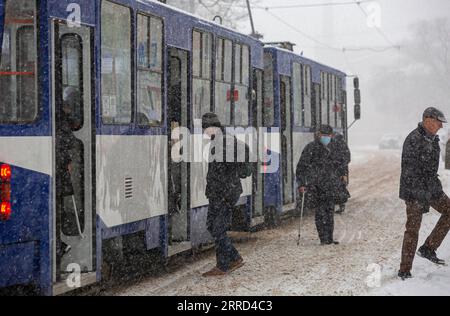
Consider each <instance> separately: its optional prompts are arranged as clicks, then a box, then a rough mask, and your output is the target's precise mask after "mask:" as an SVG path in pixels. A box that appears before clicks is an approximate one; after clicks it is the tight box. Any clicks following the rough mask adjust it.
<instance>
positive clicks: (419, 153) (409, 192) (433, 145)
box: [398, 107, 450, 280]
mask: <svg viewBox="0 0 450 316" xmlns="http://www.w3.org/2000/svg"><path fill="white" fill-rule="evenodd" d="M443 123H447V120H446V118H445V116H444V114H443V113H442V112H441V111H439V110H438V109H436V108H432V107H431V108H428V109H426V110H425V112H424V113H423V117H422V122H421V123H419V126H418V127H417V128H416V129H415V130H414V131H412V132H411V134H409V136H408V137H407V138H406V140H405V143H404V145H403V154H402V173H401V179H400V198H401V199H402V200H404V201H405V203H406V214H407V222H406V231H405V237H404V240H403V250H402V262H401V265H400V271H399V273H398V276H399V277H400V278H401V279H402V280H405V279H408V278H411V277H412V276H411V269H412V265H413V261H414V256H415V252H416V249H417V244H418V240H419V231H420V226H421V223H422V216H423V214H424V213H427V212H429V209H430V207H433V208H434V209H435V210H436V211H438V212H439V213H440V214H441V215H442V216H441V218H440V219H439V222H438V223H437V225H436V227H435V228H434V230H433V231H432V233H431V235H430V236H429V237H428V239H427V240H426V241H425V243H424V244H423V246H421V247H420V248H419V250H418V255H419V256H421V257H423V258H425V259H428V260H430V261H431V262H433V263H435V264H439V265H443V264H445V262H444V261H443V260H441V259H439V258H438V257H437V255H436V250H437V249H438V248H439V246H440V245H441V244H442V242H443V241H444V239H445V237H446V236H447V233H448V232H449V230H450V199H449V198H448V196H447V195H446V194H445V193H444V191H443V189H442V184H441V181H440V180H439V175H438V170H439V162H440V151H441V149H440V147H439V137H438V136H437V133H438V131H439V130H440V129H441V128H442V127H443Z"/></svg>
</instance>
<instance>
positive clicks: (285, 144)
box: [280, 76, 295, 208]
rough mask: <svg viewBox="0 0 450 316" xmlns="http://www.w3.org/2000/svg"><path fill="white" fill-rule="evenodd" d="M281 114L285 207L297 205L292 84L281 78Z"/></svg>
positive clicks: (286, 78) (285, 77) (282, 177)
mask: <svg viewBox="0 0 450 316" xmlns="http://www.w3.org/2000/svg"><path fill="white" fill-rule="evenodd" d="M280 112H281V131H280V132H281V134H280V137H281V168H282V169H281V187H282V198H283V203H282V204H283V206H292V205H294V204H295V194H294V193H295V192H294V167H293V163H292V160H293V149H292V147H293V146H292V145H293V129H292V114H293V113H292V83H291V78H290V77H287V76H280ZM294 206H295V205H294ZM289 208H290V207H289Z"/></svg>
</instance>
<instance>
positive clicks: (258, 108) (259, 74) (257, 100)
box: [252, 69, 264, 225]
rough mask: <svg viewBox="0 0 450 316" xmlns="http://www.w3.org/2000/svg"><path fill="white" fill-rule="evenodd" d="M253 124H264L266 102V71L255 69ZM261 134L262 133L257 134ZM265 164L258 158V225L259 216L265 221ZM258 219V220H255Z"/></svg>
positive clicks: (261, 147) (255, 175) (255, 216)
mask: <svg viewBox="0 0 450 316" xmlns="http://www.w3.org/2000/svg"><path fill="white" fill-rule="evenodd" d="M253 92H254V93H253V126H254V127H255V128H256V129H257V130H258V128H260V127H262V126H263V125H264V124H263V123H264V122H263V120H264V113H263V102H264V71H263V70H261V69H253ZM257 135H258V136H261V135H260V133H258V134H257ZM257 150H258V151H257V153H261V152H263V150H264V136H263V137H258V149H257ZM263 167H264V164H263V163H262V162H261V161H260V160H258V163H257V164H256V170H255V172H254V173H253V183H254V187H253V212H252V215H253V218H252V224H253V225H257V224H259V223H258V220H257V219H258V218H261V222H263V221H264V173H263V172H262V171H263V170H264V169H263ZM255 221H256V222H255Z"/></svg>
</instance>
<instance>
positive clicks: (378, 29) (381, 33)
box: [354, 1, 400, 49]
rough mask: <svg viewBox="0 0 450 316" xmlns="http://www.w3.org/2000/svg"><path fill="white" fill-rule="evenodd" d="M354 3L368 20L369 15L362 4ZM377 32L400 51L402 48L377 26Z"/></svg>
mask: <svg viewBox="0 0 450 316" xmlns="http://www.w3.org/2000/svg"><path fill="white" fill-rule="evenodd" d="M354 3H355V4H357V5H358V8H359V9H360V10H361V12H362V13H363V14H364V16H365V17H366V18H368V17H369V15H368V14H367V12H366V11H365V10H364V9H363V7H361V2H360V1H354ZM375 30H376V31H377V32H378V34H380V35H381V37H383V39H384V40H385V41H386V42H387V43H388V44H389V45H391V46H392V48H397V49H400V46H398V45H396V44H394V43H393V42H392V41H391V40H390V39H389V37H387V35H386V34H385V33H384V32H383V31H382V30H381V29H380V28H379V27H377V26H375Z"/></svg>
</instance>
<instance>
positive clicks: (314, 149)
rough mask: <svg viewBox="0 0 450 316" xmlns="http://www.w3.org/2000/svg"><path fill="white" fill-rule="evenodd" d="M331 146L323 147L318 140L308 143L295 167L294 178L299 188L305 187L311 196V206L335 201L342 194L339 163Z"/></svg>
mask: <svg viewBox="0 0 450 316" xmlns="http://www.w3.org/2000/svg"><path fill="white" fill-rule="evenodd" d="M338 158H339V157H337V155H336V152H334V151H333V148H332V146H331V145H329V146H328V147H325V146H324V145H323V144H322V143H321V142H320V141H319V140H315V141H314V142H312V143H309V144H308V145H307V146H306V147H305V149H304V150H303V152H302V155H301V157H300V161H299V163H298V165H297V170H296V178H297V184H298V186H299V187H307V188H308V191H309V192H310V194H311V195H312V197H311V199H313V200H315V201H311V204H314V205H315V204H316V203H317V202H320V201H323V200H336V199H338V198H339V197H340V195H341V194H343V192H342V182H341V181H340V175H339V171H338V170H339V168H340V166H341V162H340V160H339V159H338Z"/></svg>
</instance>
